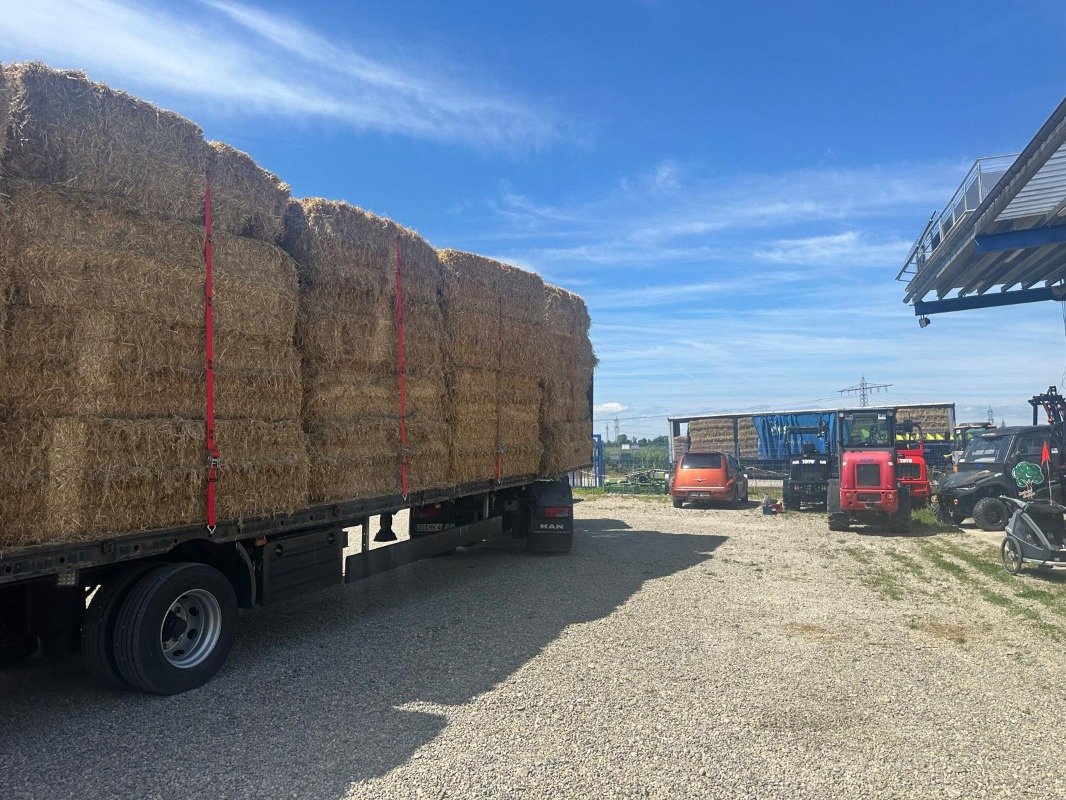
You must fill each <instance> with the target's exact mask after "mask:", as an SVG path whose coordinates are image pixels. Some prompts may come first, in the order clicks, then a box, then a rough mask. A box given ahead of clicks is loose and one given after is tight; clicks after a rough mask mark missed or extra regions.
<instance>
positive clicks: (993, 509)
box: [973, 497, 1010, 531]
mask: <svg viewBox="0 0 1066 800" xmlns="http://www.w3.org/2000/svg"><path fill="white" fill-rule="evenodd" d="M1009 519H1010V515H1009V514H1008V513H1007V507H1006V506H1005V505H1004V504H1003V501H1002V500H999V499H998V498H995V497H982V498H981V499H980V500H978V501H977V505H975V506H974V507H973V521H974V522H976V523H977V527H978V528H980V529H981V530H983V531H1001V530H1003V529H1004V528H1006V527H1007V521H1008V520H1009Z"/></svg>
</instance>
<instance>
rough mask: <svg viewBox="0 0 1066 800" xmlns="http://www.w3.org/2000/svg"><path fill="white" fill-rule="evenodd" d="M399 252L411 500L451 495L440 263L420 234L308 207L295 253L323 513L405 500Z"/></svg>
mask: <svg viewBox="0 0 1066 800" xmlns="http://www.w3.org/2000/svg"><path fill="white" fill-rule="evenodd" d="M397 241H398V242H399V247H400V263H401V266H402V281H403V307H404V350H405V362H406V370H405V375H406V424H407V436H408V446H409V452H408V463H409V467H408V469H409V478H408V489H409V491H417V490H419V489H427V488H441V487H444V486H447V485H448V441H449V429H448V420H447V387H446V383H445V378H444V369H443V365H442V362H443V354H442V351H441V345H442V342H443V340H444V322H443V317H442V314H441V307H440V302H439V301H440V294H441V292H442V288H443V287H442V275H441V268H440V263H439V261H438V259H437V254H436V251H435V250H434V249H433V248H432V247H430V245H429V244H427V243H426V242H425V241H424V240H423V239H422V238H421V237H420V236H418V235H417V234H415V233H413V232H412V231H409V230H407V229H405V228H403V227H401V226H400V225H397V224H396V223H394V222H392V221H390V220H387V219H383V218H381V217H376V216H374V215H373V214H369V213H367V212H366V211H363V210H361V209H359V208H355V207H354V206H350V205H348V204H347V203H342V202H336V201H330V200H322V199H309V200H301V201H297V202H293V203H292V205H291V206H290V208H289V214H288V217H287V221H286V245H285V246H286V248H287V249H288V250H289V252H290V253H291V254H292V255H293V257H294V258H295V259H296V261H297V263H298V264H299V268H300V282H301V298H300V301H301V302H300V311H301V313H300V323H299V334H298V339H299V346H300V350H301V352H302V354H303V359H304V361H303V376H304V398H303V402H304V405H303V419H304V426H305V430H306V432H307V435H308V443H309V448H310V458H311V484H310V490H311V499H312V500H313V501H315V502H324V501H331V500H342V499H350V498H366V497H374V496H378V495H389V494H397V493H399V492H400V490H401V479H400V468H401V461H402V459H403V452H402V449H401V439H400V407H399V370H398V331H397V324H396V294H397V293H396V243H397Z"/></svg>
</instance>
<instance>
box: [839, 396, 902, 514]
mask: <svg viewBox="0 0 1066 800" xmlns="http://www.w3.org/2000/svg"><path fill="white" fill-rule="evenodd" d="M837 437H838V454H839V455H838V459H839V471H838V473H837V474H838V475H839V476H840V477H839V478H838V479H836V480H833V481H830V483H829V493H828V500H829V529H830V530H834V531H843V530H847V529H848V528H849V526H850V525H851V524H852V523H863V524H872V523H877V522H882V523H886V522H887V523H889V524H891V525H892V526H893V528H895V529H897V530H900V531H902V532H907V531H909V530H910V523H911V502H910V493H909V492H908V491H907V488H906V487H905V486H904V485H903V484H902V483H901V482H900V478H899V474H898V461H899V455H898V452H897V445H896V410H895V409H894V408H859V409H854V410H851V411H841V412H838V416H837Z"/></svg>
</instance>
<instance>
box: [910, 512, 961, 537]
mask: <svg viewBox="0 0 1066 800" xmlns="http://www.w3.org/2000/svg"><path fill="white" fill-rule="evenodd" d="M958 530H959V528H958V527H957V526H955V525H952V524H950V523H947V522H944V521H942V520H939V519H937V516H936V514H934V513H933V509H932V508H930V507H929V506H926V507H925V508H919V509H917V510H916V511H914V512H913V513H912V514H911V533H956V532H958Z"/></svg>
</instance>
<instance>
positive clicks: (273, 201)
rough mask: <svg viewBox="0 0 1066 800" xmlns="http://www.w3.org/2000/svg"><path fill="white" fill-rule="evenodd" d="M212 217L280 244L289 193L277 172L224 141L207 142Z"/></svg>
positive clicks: (225, 225)
mask: <svg viewBox="0 0 1066 800" xmlns="http://www.w3.org/2000/svg"><path fill="white" fill-rule="evenodd" d="M207 147H208V148H209V161H208V169H209V170H210V175H211V199H212V201H213V203H212V204H213V209H212V211H213V214H212V221H213V222H216V223H218V224H219V225H220V226H221V227H223V228H224V229H226V230H228V231H230V232H231V233H235V234H237V235H238V236H247V237H250V238H252V239H259V240H260V241H263V242H269V243H270V244H280V243H281V241H282V238H283V235H284V232H285V212H286V210H287V209H288V206H289V201H290V200H291V195H290V194H289V186H288V184H286V183H283V182H282V181H281V179H280V178H278V176H277V175H275V174H273V173H272V172H267V171H266V170H265V169H262V168H261V167H260V166H259V165H258V164H256V163H255V162H254V161H253V160H252V158H251V156H249V155H248V154H246V153H242V152H241V151H240V150H237V149H236V148H234V147H230V146H229V145H228V144H226V143H225V142H207Z"/></svg>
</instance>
